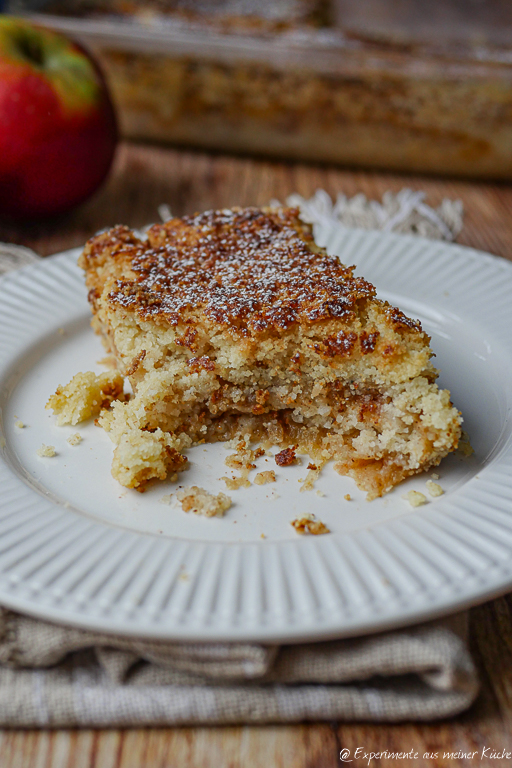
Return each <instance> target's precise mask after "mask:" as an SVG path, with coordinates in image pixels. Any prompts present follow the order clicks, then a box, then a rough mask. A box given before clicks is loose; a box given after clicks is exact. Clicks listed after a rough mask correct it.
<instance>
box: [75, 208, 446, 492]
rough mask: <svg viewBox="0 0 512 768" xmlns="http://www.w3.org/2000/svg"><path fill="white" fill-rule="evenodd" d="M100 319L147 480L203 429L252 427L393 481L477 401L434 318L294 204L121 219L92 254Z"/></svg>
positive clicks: (263, 437) (114, 431) (118, 453)
mask: <svg viewBox="0 0 512 768" xmlns="http://www.w3.org/2000/svg"><path fill="white" fill-rule="evenodd" d="M79 263H80V265H81V266H82V267H83V269H84V270H85V273H86V282H87V286H88V289H89V300H90V303H91V306H92V312H93V327H94V329H95V330H96V331H97V332H98V333H99V334H101V337H102V339H103V342H104V344H105V346H106V348H107V350H108V352H109V353H111V354H112V355H113V356H114V357H115V360H116V363H117V369H118V371H119V372H120V373H121V374H122V376H124V377H127V378H128V379H129V381H130V384H131V388H132V390H133V395H132V396H131V397H130V399H127V400H125V401H114V402H113V403H112V405H111V408H110V409H109V410H104V411H102V415H101V416H100V418H99V423H100V424H101V425H102V426H103V427H104V428H105V429H106V430H107V431H108V432H109V434H110V436H111V438H112V440H113V442H114V444H115V451H114V460H113V467H112V473H113V475H114V477H115V478H117V479H118V480H119V482H120V483H121V484H123V485H125V486H127V487H129V488H137V489H138V490H143V489H144V486H145V484H146V483H147V482H148V480H150V479H151V478H154V477H159V478H163V477H165V476H166V475H167V473H175V472H178V471H179V470H180V469H182V468H183V466H184V465H185V462H186V459H185V456H184V455H183V454H184V451H186V449H187V448H188V447H189V446H191V445H193V444H197V443H201V442H213V441H218V440H228V439H231V438H234V437H237V436H244V438H245V439H246V440H248V439H250V440H253V441H255V442H257V443H260V444H263V445H265V444H267V445H270V444H272V445H276V446H279V447H280V448H281V449H283V448H287V447H290V448H293V449H294V450H297V452H302V453H307V454H309V455H310V457H311V459H312V461H314V462H315V466H316V465H320V466H321V465H322V464H324V463H325V462H326V461H327V460H329V459H333V460H334V461H335V462H336V463H335V468H336V470H337V471H338V472H339V473H340V474H343V475H350V476H351V477H352V478H353V479H354V480H355V482H356V483H357V485H358V486H359V487H360V488H362V489H364V490H365V491H367V493H368V498H374V497H376V496H380V495H382V494H383V493H385V492H386V491H389V490H390V489H391V488H392V487H393V486H394V485H395V484H397V483H399V482H400V481H401V480H403V479H404V478H406V477H407V476H409V475H412V474H415V473H417V472H420V471H422V470H424V469H426V468H428V467H430V466H433V465H436V464H438V463H439V462H440V460H441V459H442V458H443V456H446V455H447V454H448V453H449V452H450V451H453V450H454V449H455V448H456V447H457V444H458V440H459V436H460V423H461V416H460V413H459V412H458V411H457V409H456V408H455V407H454V406H453V405H452V403H451V402H450V394H449V392H448V391H447V390H440V389H439V388H438V387H437V385H436V383H435V380H436V377H437V373H438V372H437V371H436V370H435V368H434V367H433V365H432V363H431V357H432V354H433V353H432V350H431V349H430V346H429V341H430V339H429V337H428V336H427V334H426V333H425V332H424V331H423V330H422V328H421V326H420V323H419V322H418V321H416V320H411V319H410V318H408V317H406V316H405V315H404V314H403V313H402V312H401V311H400V310H399V309H396V308H395V307H393V306H391V305H390V304H388V303H387V302H385V301H381V300H379V299H377V298H376V290H375V288H374V287H373V285H371V284H370V283H369V282H367V281H366V280H365V279H363V278H362V277H357V276H355V275H354V268H353V267H349V266H344V265H343V264H342V263H341V262H340V261H339V259H338V258H337V257H335V256H329V255H327V254H326V252H325V251H324V250H323V249H322V248H320V247H318V246H317V245H316V244H315V242H314V240H313V236H312V232H311V228H310V227H309V226H308V225H306V224H304V223H303V222H302V221H301V220H300V219H299V215H298V210H297V209H293V208H263V209H259V208H233V209H230V210H219V211H208V212H206V213H202V214H198V215H194V216H186V217H184V218H181V219H178V218H174V219H171V220H170V221H167V222H166V223H165V224H157V225H155V226H153V227H152V228H151V229H150V230H149V231H148V233H147V236H146V237H145V238H141V237H138V236H137V235H136V234H134V233H133V232H132V231H131V230H130V229H128V228H127V227H124V226H118V227H115V228H114V229H111V230H110V231H108V232H105V233H102V234H99V235H97V236H96V237H94V238H92V240H90V241H89V242H88V243H87V245H86V247H85V250H84V252H83V254H82V256H81V257H80V261H79Z"/></svg>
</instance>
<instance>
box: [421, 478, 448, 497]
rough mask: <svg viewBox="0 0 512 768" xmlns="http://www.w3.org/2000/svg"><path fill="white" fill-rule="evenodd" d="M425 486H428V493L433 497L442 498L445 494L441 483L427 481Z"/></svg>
mask: <svg viewBox="0 0 512 768" xmlns="http://www.w3.org/2000/svg"><path fill="white" fill-rule="evenodd" d="M425 485H426V486H427V491H428V492H429V494H430V495H431V496H434V497H436V496H442V495H443V493H444V490H443V489H442V488H441V486H440V485H439V483H434V482H432V480H427V482H426V483H425Z"/></svg>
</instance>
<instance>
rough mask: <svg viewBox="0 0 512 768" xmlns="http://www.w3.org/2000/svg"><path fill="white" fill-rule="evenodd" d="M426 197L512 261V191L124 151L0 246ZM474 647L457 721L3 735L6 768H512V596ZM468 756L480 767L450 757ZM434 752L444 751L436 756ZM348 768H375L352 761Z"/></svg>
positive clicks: (466, 235)
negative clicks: (85, 190) (61, 207)
mask: <svg viewBox="0 0 512 768" xmlns="http://www.w3.org/2000/svg"><path fill="white" fill-rule="evenodd" d="M404 186H407V187H410V188H412V189H422V190H425V192H426V193H427V201H428V202H429V203H431V204H432V205H437V204H438V203H439V202H440V201H441V200H442V198H443V197H451V198H460V199H461V200H462V201H463V203H464V207H465V212H466V213H465V227H464V231H463V233H462V234H461V236H460V237H459V242H461V243H464V244H466V245H470V246H473V247H476V248H481V249H483V250H487V251H490V252H492V253H495V254H498V255H500V256H505V257H506V258H512V217H511V216H510V211H511V210H512V187H510V186H506V185H500V184H488V183H470V182H462V181H451V180H449V179H446V180H433V179H431V178H426V177H419V176H413V177H410V176H407V177H404V176H399V175H395V174H379V175H377V174H371V173H362V172H352V171H346V170H338V169H331V168H321V167H314V166H305V165H292V164H284V163H272V162H263V161H255V160H249V159H244V158H233V157H223V156H220V155H219V156H209V155H206V154H201V153H192V152H180V151H178V150H171V149H161V148H159V147H152V146H138V145H129V144H125V145H123V146H121V148H120V151H119V153H118V156H117V159H116V163H115V167H114V171H113V173H112V175H111V177H110V179H109V181H108V183H107V184H106V185H105V187H104V188H103V189H102V191H101V192H100V193H99V194H97V195H96V197H95V198H94V199H93V200H91V201H90V202H89V203H87V204H86V205H84V206H83V207H82V208H80V209H79V210H78V211H77V212H76V213H73V214H70V215H69V216H67V217H64V218H61V219H59V220H55V221H53V222H41V223H39V224H32V225H30V226H24V227H21V226H16V225H14V224H6V223H2V224H0V240H4V241H10V242H17V243H23V244H24V245H28V246H30V247H32V248H34V249H36V250H37V251H39V252H40V253H41V254H44V255H47V254H50V253H54V252H56V251H59V250H63V249H65V248H69V247H71V246H75V245H80V244H82V243H83V242H84V240H85V239H86V238H88V237H89V236H90V235H92V234H93V233H94V232H96V231H97V230H98V229H101V228H103V227H108V226H111V225H112V224H114V223H120V222H122V223H126V224H129V225H131V226H141V225H144V224H146V223H148V222H150V221H154V220H156V218H157V207H158V205H160V204H161V203H167V204H168V205H169V206H170V207H171V209H172V211H173V212H174V213H176V214H178V215H179V214H183V213H192V212H194V211H198V210H202V209H206V208H211V207H224V206H230V205H235V204H238V205H248V204H256V205H257V204H263V203H266V202H268V201H269V200H270V199H271V198H277V199H281V200H284V198H285V197H286V196H287V195H288V194H290V193H291V192H300V193H301V194H302V195H307V196H309V195H311V194H313V193H314V191H315V190H316V189H317V188H323V189H326V190H327V191H328V192H329V193H330V194H331V195H336V194H337V193H338V192H343V193H345V194H346V195H354V194H356V193H358V192H363V193H364V194H366V195H367V196H368V197H371V198H377V199H380V197H381V196H382V194H383V193H384V192H385V191H386V190H387V189H391V190H393V191H398V190H399V189H401V188H402V187H404ZM470 626H471V630H470V631H471V645H472V650H473V655H474V658H475V660H476V662H477V664H478V667H479V670H480V676H481V680H482V693H481V696H480V697H479V699H478V701H477V702H476V704H475V705H474V706H473V707H472V709H471V710H470V711H469V712H467V713H465V714H464V715H462V716H459V717H458V718H456V719H454V720H451V721H444V722H440V723H429V724H407V723H404V724H398V725H392V726H390V725H375V724H364V723H362V724H342V723H318V724H317V723H315V724H298V725H282V726H280V725H275V726H262V727H258V726H243V725H241V726H239V727H222V728H167V729H162V728H148V729H130V730H124V731H123V730H106V731H93V730H68V731H62V730H56V731H44V730H39V731H30V730H27V731H14V730H12V731H7V730H6V731H0V768H185V767H186V768H224V766H225V767H226V768H334V766H340V765H343V763H341V762H340V760H339V751H340V750H341V749H342V748H347V749H350V750H351V752H352V754H353V753H354V751H355V749H356V748H357V747H363V748H365V750H366V751H374V752H375V751H379V750H388V751H392V752H408V751H409V750H411V749H412V750H413V751H415V752H418V755H419V757H418V759H417V760H412V761H407V760H395V759H387V758H383V759H380V760H374V761H373V762H372V763H371V766H381V768H389V767H390V766H404V767H405V766H414V767H415V768H416V766H417V768H424V767H427V766H428V767H429V768H441V767H442V768H453V767H454V766H477V765H478V766H482V767H483V768H485V766H497V765H510V764H512V761H511V760H497V759H488V758H484V759H480V755H481V750H482V749H483V748H491V749H495V750H502V749H508V750H510V751H512V599H511V598H510V597H508V596H507V597H503V598H500V599H498V600H494V601H493V602H490V603H487V604H485V605H483V606H480V607H478V608H475V609H473V610H472V612H471V623H470ZM458 750H461V751H462V752H466V753H471V752H473V751H476V752H477V753H478V754H477V755H476V756H475V757H474V758H453V757H450V756H446V757H443V754H444V753H445V752H446V753H454V752H457V751H458ZM425 752H431V753H435V752H437V753H438V757H437V759H427V758H424V757H423V755H424V753H425ZM345 765H347V766H351V767H352V768H356V766H363V765H367V762H365V761H363V760H360V759H359V760H353V762H352V763H346V764H345Z"/></svg>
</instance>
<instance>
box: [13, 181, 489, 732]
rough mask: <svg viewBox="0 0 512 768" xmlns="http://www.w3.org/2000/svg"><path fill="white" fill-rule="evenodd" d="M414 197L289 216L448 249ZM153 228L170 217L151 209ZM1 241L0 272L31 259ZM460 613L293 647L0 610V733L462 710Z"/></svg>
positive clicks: (457, 207)
mask: <svg viewBox="0 0 512 768" xmlns="http://www.w3.org/2000/svg"><path fill="white" fill-rule="evenodd" d="M424 198H425V196H424V193H422V192H412V191H411V190H407V189H406V190H402V191H401V192H399V193H398V194H397V195H393V194H391V193H386V194H385V195H384V197H383V200H382V203H377V202H376V201H368V200H367V199H366V198H365V197H364V196H363V195H357V196H356V197H354V198H351V199H347V198H346V197H344V196H342V195H340V196H338V198H337V200H336V201H335V202H334V203H333V202H332V200H331V198H330V197H329V196H328V195H327V194H326V193H325V192H324V191H322V190H318V191H317V192H316V194H315V195H314V196H313V197H312V198H311V199H309V200H305V199H304V198H302V197H300V196H298V195H292V196H291V197H290V198H288V200H287V203H288V204H291V205H298V206H299V207H300V208H301V211H302V217H303V218H304V219H305V220H306V221H309V222H311V223H313V224H315V223H321V222H322V221H325V220H326V219H329V220H332V219H334V220H336V221H337V222H339V223H340V224H342V225H345V226H358V227H365V228H369V229H371V228H380V229H385V230H388V231H400V232H409V233H411V232H412V233H418V234H422V235H423V236H427V237H433V238H441V239H450V240H451V239H453V238H454V237H455V236H456V235H457V234H458V232H459V231H460V229H461V227H462V205H461V203H460V202H459V201H451V200H444V201H443V202H442V204H441V205H440V206H439V207H438V208H437V209H435V210H434V209H433V208H431V207H429V206H428V205H427V204H426V203H425V200H424ZM160 213H161V216H162V218H167V216H168V215H170V212H169V210H168V208H167V207H166V206H161V209H160ZM38 258H39V257H38V256H37V255H36V254H33V253H32V252H30V251H29V250H28V249H25V248H19V247H17V246H12V245H1V244H0V273H2V272H5V271H8V270H10V269H13V268H16V267H17V266H21V265H22V264H26V263H29V262H30V261H32V260H37V259H38ZM466 635H467V614H466V613H463V614H459V615H457V616H451V617H448V618H445V619H442V620H438V621H433V622H429V623H425V624H421V625H417V626H415V627H409V628H405V629H400V630H396V631H393V632H384V633H380V634H376V635H371V636H368V637H362V638H356V639H345V640H333V641H329V642H317V643H305V644H300V645H281V646H275V645H261V644H257V643H171V642H165V641H147V640H142V639H136V638H124V637H116V636H111V635H105V634H101V633H97V632H89V631H85V630H80V629H76V628H70V627H64V626H58V625H55V624H51V623H48V622H45V621H41V620H39V619H33V618H30V617H28V616H23V615H21V614H18V613H15V612H13V611H10V610H7V609H1V608H0V727H8V726H11V727H24V726H26V727H75V726H88V727H101V728H105V727H109V726H110V727H127V726H138V727H140V726H144V725H146V726H149V725H154V726H163V725H185V724H188V725H191V724H195V725H198V724H214V723H215V724H227V723H240V722H243V723H264V722H293V721H300V720H338V719H339V720H373V721H387V722H392V721H398V720H431V719H435V718H444V717H448V716H453V715H455V714H457V713H458V712H461V711H462V710H464V709H466V708H467V707H469V706H470V704H471V703H472V701H473V700H474V699H475V697H476V695H477V693H478V681H477V676H476V671H475V667H474V665H473V662H472V659H471V656H470V653H469V650H468V647H467V637H466Z"/></svg>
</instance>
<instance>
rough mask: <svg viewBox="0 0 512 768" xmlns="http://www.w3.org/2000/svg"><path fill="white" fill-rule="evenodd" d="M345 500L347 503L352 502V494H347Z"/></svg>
mask: <svg viewBox="0 0 512 768" xmlns="http://www.w3.org/2000/svg"><path fill="white" fill-rule="evenodd" d="M343 498H344V499H345V501H352V496H351V495H350V493H346V494H345V495H344V497H343Z"/></svg>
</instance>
